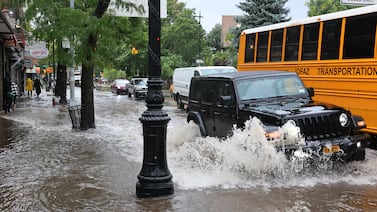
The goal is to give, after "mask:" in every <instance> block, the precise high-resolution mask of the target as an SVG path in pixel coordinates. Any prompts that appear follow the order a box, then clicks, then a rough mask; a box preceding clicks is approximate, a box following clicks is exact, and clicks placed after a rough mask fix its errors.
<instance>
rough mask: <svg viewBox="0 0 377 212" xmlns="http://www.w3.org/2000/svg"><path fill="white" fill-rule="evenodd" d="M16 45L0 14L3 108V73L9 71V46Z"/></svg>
mask: <svg viewBox="0 0 377 212" xmlns="http://www.w3.org/2000/svg"><path fill="white" fill-rule="evenodd" d="M13 44H16V45H17V40H16V37H15V34H14V31H13V28H12V27H11V25H10V24H9V21H8V19H7V18H6V16H5V15H4V14H3V13H2V12H0V105H1V108H0V109H1V110H2V109H3V108H4V107H3V106H4V86H3V82H4V77H5V73H7V72H8V73H10V71H11V63H12V61H11V57H12V54H13V53H14V50H13V49H12V48H10V47H9V46H11V45H13Z"/></svg>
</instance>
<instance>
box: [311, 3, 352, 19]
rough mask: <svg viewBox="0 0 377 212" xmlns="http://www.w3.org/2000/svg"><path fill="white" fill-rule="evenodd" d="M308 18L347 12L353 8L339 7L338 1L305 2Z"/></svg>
mask: <svg viewBox="0 0 377 212" xmlns="http://www.w3.org/2000/svg"><path fill="white" fill-rule="evenodd" d="M305 4H306V6H308V8H309V10H308V16H309V17H311V16H316V15H322V14H327V13H332V12H337V11H342V10H348V9H351V8H354V7H355V6H347V5H341V4H340V1H339V0H307V1H306V2H305Z"/></svg>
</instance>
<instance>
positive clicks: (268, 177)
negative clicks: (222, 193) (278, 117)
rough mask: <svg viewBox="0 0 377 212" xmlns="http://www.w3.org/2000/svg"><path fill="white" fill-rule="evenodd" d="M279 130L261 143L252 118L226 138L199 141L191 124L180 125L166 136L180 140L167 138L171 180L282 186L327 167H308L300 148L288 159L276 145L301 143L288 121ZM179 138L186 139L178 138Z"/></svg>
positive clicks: (323, 163)
mask: <svg viewBox="0 0 377 212" xmlns="http://www.w3.org/2000/svg"><path fill="white" fill-rule="evenodd" d="M279 132H280V133H281V134H282V135H284V136H282V137H281V138H279V139H275V140H267V138H266V136H265V134H266V132H265V131H264V128H263V126H262V124H261V122H260V120H259V119H257V118H252V119H251V120H249V121H247V122H246V123H245V128H244V129H236V128H235V129H234V130H233V134H232V136H230V137H227V138H225V139H220V138H214V137H205V138H204V137H200V136H199V135H200V133H199V130H198V127H197V126H196V125H195V124H194V123H189V124H188V126H187V127H180V128H179V129H176V130H174V131H173V133H171V134H169V136H168V137H172V138H181V139H180V140H171V139H170V140H169V139H168V155H169V156H170V158H169V163H170V164H171V165H172V166H171V167H172V168H171V169H172V170H173V172H174V173H175V175H174V176H175V181H176V182H177V183H178V184H179V185H180V186H181V187H182V188H186V189H192V188H196V189H200V188H204V187H229V188H234V187H250V186H260V185H265V186H266V185H268V186H271V185H272V184H273V185H274V186H276V185H278V186H283V185H286V183H287V181H291V180H293V181H294V183H293V184H295V183H297V181H296V180H297V177H302V176H305V177H311V176H313V175H314V176H316V173H322V172H325V173H326V172H328V171H329V170H331V169H332V167H333V162H332V161H331V160H329V159H328V158H323V159H321V160H320V161H319V162H318V163H317V164H315V165H314V164H313V161H312V160H310V158H311V155H309V154H308V153H304V152H302V151H300V150H298V151H297V152H295V153H294V156H293V157H292V158H290V159H289V160H288V158H287V156H286V155H285V154H284V153H283V152H282V151H278V150H277V148H276V145H279V144H280V145H282V144H303V143H304V142H305V140H304V138H303V136H302V135H301V134H300V130H299V128H298V127H297V126H296V125H295V124H294V123H292V122H288V123H287V124H285V125H284V126H282V127H281V128H280V129H279ZM183 134H185V135H187V136H185V137H183V136H179V135H183ZM318 170H322V172H318Z"/></svg>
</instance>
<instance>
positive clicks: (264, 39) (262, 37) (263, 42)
mask: <svg viewBox="0 0 377 212" xmlns="http://www.w3.org/2000/svg"><path fill="white" fill-rule="evenodd" d="M267 48H268V32H260V33H258V49H257V62H266V61H267Z"/></svg>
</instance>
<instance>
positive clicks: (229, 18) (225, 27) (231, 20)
mask: <svg viewBox="0 0 377 212" xmlns="http://www.w3.org/2000/svg"><path fill="white" fill-rule="evenodd" d="M237 17H239V16H234V15H223V17H222V29H221V47H222V48H228V47H230V46H231V45H232V43H231V42H229V41H227V40H226V36H227V34H228V33H229V30H230V29H231V28H233V27H236V26H237V24H238V23H237V22H236V18H237Z"/></svg>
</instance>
